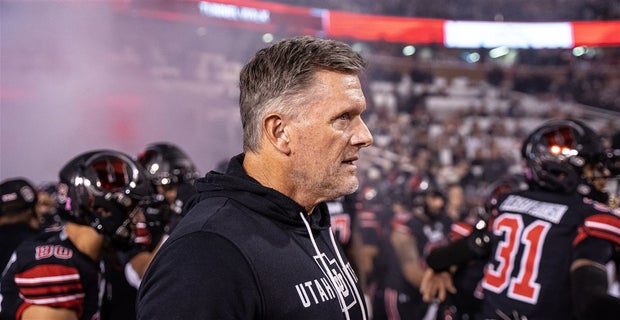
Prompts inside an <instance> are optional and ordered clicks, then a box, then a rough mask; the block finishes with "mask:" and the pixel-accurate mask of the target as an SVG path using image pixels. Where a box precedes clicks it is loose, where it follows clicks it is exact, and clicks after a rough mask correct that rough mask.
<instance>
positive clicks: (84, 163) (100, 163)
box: [59, 150, 154, 249]
mask: <svg viewBox="0 0 620 320" xmlns="http://www.w3.org/2000/svg"><path fill="white" fill-rule="evenodd" d="M59 178H60V183H61V184H62V185H64V186H63V187H61V188H65V189H66V196H65V197H62V198H61V199H62V203H61V207H64V210H63V212H64V213H65V215H67V216H68V219H69V220H71V221H74V222H76V223H79V224H83V225H89V226H91V227H93V228H94V229H95V230H97V231H98V232H99V233H101V234H103V235H104V236H105V237H106V238H108V239H109V240H110V242H111V245H112V246H113V247H115V248H117V249H125V248H128V246H129V245H130V244H131V243H132V241H133V238H134V236H135V235H134V234H133V232H132V228H131V218H132V216H133V215H134V214H135V212H136V211H135V210H136V209H137V208H138V206H139V205H140V204H141V203H142V202H148V201H149V200H150V199H151V198H152V197H153V195H154V190H153V187H152V186H151V185H150V184H149V182H148V180H147V178H146V174H145V173H144V169H143V168H142V167H141V166H140V165H139V164H138V163H137V162H135V161H134V160H133V159H131V157H129V156H128V155H126V154H124V153H121V152H118V151H114V150H94V151H89V152H85V153H82V154H80V155H78V156H76V157H74V158H73V159H71V160H70V161H69V162H68V163H67V164H65V166H64V167H63V168H62V169H61V170H60V173H59Z"/></svg>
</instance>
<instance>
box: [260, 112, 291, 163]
mask: <svg viewBox="0 0 620 320" xmlns="http://www.w3.org/2000/svg"><path fill="white" fill-rule="evenodd" d="M263 125H264V132H265V136H266V138H267V140H268V141H269V142H270V143H271V145H273V147H274V148H275V149H276V150H278V151H280V152H282V153H284V154H286V155H288V154H290V153H291V148H290V146H289V142H290V140H289V136H288V134H287V132H286V128H287V127H286V125H287V123H286V121H285V120H284V119H283V118H282V116H281V115H280V114H270V115H268V116H267V117H265V120H264V122H263Z"/></svg>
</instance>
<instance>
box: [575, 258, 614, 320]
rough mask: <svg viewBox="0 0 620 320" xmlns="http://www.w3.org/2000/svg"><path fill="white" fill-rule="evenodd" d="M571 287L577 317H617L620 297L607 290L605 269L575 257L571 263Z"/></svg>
mask: <svg viewBox="0 0 620 320" xmlns="http://www.w3.org/2000/svg"><path fill="white" fill-rule="evenodd" d="M571 288H572V296H573V301H574V305H575V312H576V314H577V316H578V318H579V319H584V320H585V319H598V320H605V319H610V320H611V319H617V318H618V315H619V314H620V299H618V298H617V297H614V296H611V295H609V294H608V292H607V288H608V282H607V270H606V268H605V266H604V265H602V264H600V263H597V262H594V261H592V260H588V259H577V260H575V261H574V262H573V264H572V265H571Z"/></svg>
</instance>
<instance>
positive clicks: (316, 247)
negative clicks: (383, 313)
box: [299, 212, 366, 320]
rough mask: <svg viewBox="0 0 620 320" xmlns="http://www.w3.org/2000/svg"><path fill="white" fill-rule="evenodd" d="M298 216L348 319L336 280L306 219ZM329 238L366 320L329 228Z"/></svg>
mask: <svg viewBox="0 0 620 320" xmlns="http://www.w3.org/2000/svg"><path fill="white" fill-rule="evenodd" d="M299 215H300V216H301V220H302V221H303V222H304V225H305V226H306V230H308V236H309V237H310V241H311V242H312V246H313V247H314V252H315V253H316V255H317V257H319V259H320V260H321V262H320V263H321V264H323V267H322V269H323V270H325V272H327V273H328V276H329V277H328V278H329V281H330V283H331V284H332V286H333V287H334V289H335V290H334V291H336V294H337V295H338V300H339V301H340V305H341V306H343V308H342V309H343V311H344V313H345V316H346V318H347V320H348V319H350V316H349V311H348V309H347V308H346V307H344V306H346V304H345V301H344V297H343V296H342V293H341V292H340V290H338V286H336V280H335V279H334V276H333V275H332V274H331V272H330V271H329V270H330V269H329V267H328V266H327V264H326V262H325V259H323V255H322V254H321V251H319V247H318V246H317V244H316V240H315V239H314V235H313V234H312V229H311V228H310V224H309V223H308V220H306V217H305V216H304V213H303V212H299ZM329 236H330V239H331V242H332V247H333V248H334V252H336V256H337V257H338V263H339V264H340V268H341V269H342V271H343V272H344V274H345V275H346V277H347V281H348V282H349V283H350V284H351V287H352V289H353V290H354V292H355V296H356V297H357V301H359V303H360V308H361V311H362V319H364V320H366V312H364V310H365V306H364V303H365V302H364V300H363V299H362V298H361V296H360V293H359V291H358V290H357V286H356V285H355V282H354V281H353V277H352V275H351V272H350V271H349V269H348V268H347V267H346V265H345V264H344V260H343V259H342V256H341V255H340V250H338V246H337V245H336V241H335V240H334V234H333V232H332V229H331V227H330V228H329ZM316 263H317V264H319V262H318V261H317V262H316Z"/></svg>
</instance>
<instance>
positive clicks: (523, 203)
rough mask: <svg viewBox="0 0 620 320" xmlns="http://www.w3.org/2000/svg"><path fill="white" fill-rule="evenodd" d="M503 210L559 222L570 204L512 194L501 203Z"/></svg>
mask: <svg viewBox="0 0 620 320" xmlns="http://www.w3.org/2000/svg"><path fill="white" fill-rule="evenodd" d="M499 208H500V210H501V211H508V212H516V213H522V214H527V215H530V216H532V217H536V218H539V219H543V220H547V221H549V222H552V223H555V224H558V223H559V222H560V220H562V217H563V216H564V214H565V213H566V211H567V210H568V206H566V205H563V204H557V203H549V202H543V201H538V200H532V199H529V198H524V197H521V196H517V195H510V196H508V198H506V200H504V202H502V204H501V205H500V207H499Z"/></svg>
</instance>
